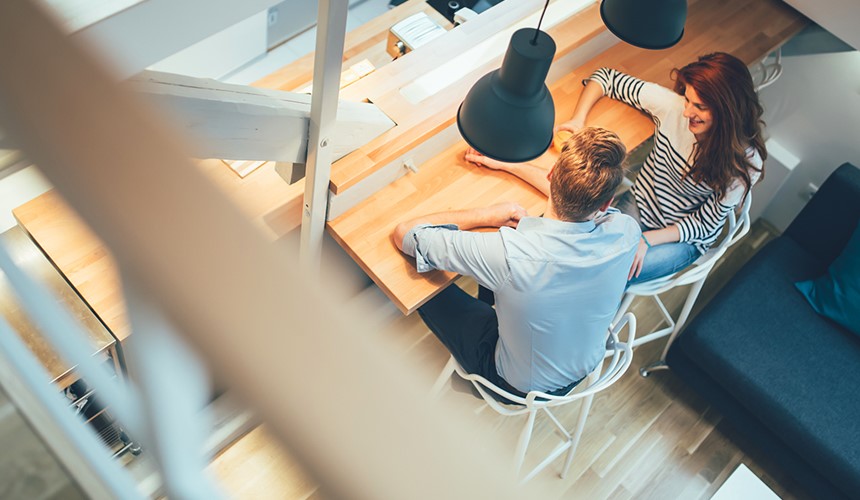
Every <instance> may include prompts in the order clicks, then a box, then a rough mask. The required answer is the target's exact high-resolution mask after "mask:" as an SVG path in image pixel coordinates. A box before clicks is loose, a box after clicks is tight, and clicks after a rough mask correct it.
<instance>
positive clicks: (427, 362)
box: [212, 223, 808, 499]
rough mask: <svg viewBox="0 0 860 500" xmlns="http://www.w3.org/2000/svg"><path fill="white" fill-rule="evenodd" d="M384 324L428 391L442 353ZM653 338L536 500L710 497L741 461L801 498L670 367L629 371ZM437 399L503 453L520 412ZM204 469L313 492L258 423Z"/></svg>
mask: <svg viewBox="0 0 860 500" xmlns="http://www.w3.org/2000/svg"><path fill="white" fill-rule="evenodd" d="M773 235H774V231H773V230H772V229H771V228H769V227H768V226H767V225H766V224H765V223H756V224H754V225H753V228H752V230H751V232H750V234H749V235H748V236H747V237H746V238H745V239H744V240H743V241H742V242H741V243H739V244H738V245H736V246H735V247H734V248H732V249H731V250H730V252H729V254H728V255H727V256H726V258H725V259H724V260H723V261H722V262H721V263H720V264H718V267H717V268H716V269H715V270H714V272H713V273H712V275H711V277H710V279H709V281H708V282H707V283H706V285H705V289H704V290H703V292H702V297H701V299H700V303H704V302H705V301H706V300H709V299H710V298H711V297H712V296H713V295H714V293H715V292H716V291H717V290H718V289H719V287H721V286H722V285H723V284H724V283H725V282H726V281H727V280H728V279H730V278H731V276H732V275H733V274H734V273H735V272H736V271H737V270H738V269H739V268H740V267H741V266H742V265H743V263H744V262H746V261H747V260H748V259H749V258H750V257H751V256H752V255H753V254H754V253H755V252H756V251H757V250H758V249H759V248H761V246H762V245H763V244H764V243H765V242H767V241H768V240H769V239H771V238H772V237H773ZM459 284H460V285H461V286H462V287H463V288H465V289H466V290H467V291H469V292H472V293H475V291H476V285H475V283H474V281H472V280H470V279H461V280H460V282H459ZM685 293H686V290H685V289H684V288H682V289H679V290H674V291H672V292H671V293H668V294H666V295H665V296H664V302H665V303H666V305H667V307H668V308H669V309H670V311H672V310H674V311H677V310H678V309H680V303H681V301H682V300H683V295H684V294H685ZM632 310H633V311H634V312H635V314H636V316H637V318H638V320H639V335H642V334H643V333H644V332H647V331H651V330H653V329H655V327H657V326H659V324H658V323H659V316H658V314H657V312H656V308H655V307H654V306H652V305H651V304H650V303H649V302H648V300H647V299H637V301H636V302H634V304H633V307H632ZM392 326H393V328H391V329H390V330H388V332H389V333H386V334H385V335H387V336H390V337H392V338H391V340H393V341H394V342H395V343H396V344H397V345H399V346H400V347H401V348H402V350H403V353H404V356H406V357H407V358H408V360H409V361H410V362H411V363H412V364H413V365H414V366H418V367H422V368H424V369H425V371H426V373H427V390H428V391H429V388H430V386H431V385H432V381H433V379H434V377H435V375H436V374H437V373H439V371H440V370H441V368H442V366H443V365H444V364H445V362H446V360H447V358H448V354H447V351H446V350H445V348H444V347H443V346H442V345H441V344H440V343H439V341H438V340H436V338H435V337H434V336H433V335H432V334H431V333H430V332H429V330H427V328H426V327H425V326H424V324H423V323H422V322H421V320H420V318H419V317H418V315H417V314H413V315H411V316H408V317H402V316H401V317H395V318H394V320H393V325H392ZM663 342H664V341H663V340H659V341H656V342H653V343H650V344H647V345H644V346H641V347H639V348H638V349H637V350H636V351H635V354H634V366H633V367H632V368H631V370H630V373H628V374H627V375H625V377H624V378H623V379H622V380H621V381H620V382H619V383H618V384H616V385H615V386H614V387H612V388H611V389H609V390H608V391H605V392H604V393H601V394H599V395H598V396H597V397H596V398H595V401H594V406H593V407H592V410H591V413H590V416H589V419H588V422H587V424H586V427H585V431H584V434H583V439H582V441H581V443H580V447H579V450H578V451H577V455H576V457H575V459H574V463H573V465H572V467H571V471H570V472H569V473H568V475H567V477H566V478H565V479H559V478H558V471H559V470H560V468H561V465H562V462H563V461H562V460H559V461H557V463H554V464H553V465H551V466H550V467H549V468H547V469H546V470H545V471H543V472H542V473H541V474H540V475H539V476H538V478H536V481H540V482H541V483H543V484H546V485H547V487H548V493H545V494H542V498H563V499H579V498H583V499H602V498H612V499H624V498H637V499H649V498H653V499H665V498H684V499H696V498H710V496H711V495H713V493H714V492H715V491H716V490H717V489H718V488H719V487H720V485H721V484H722V483H723V482H724V481H725V480H726V478H727V477H728V476H729V474H731V472H732V471H733V470H734V469H735V467H737V465H738V464H740V463H745V464H746V465H747V466H748V467H749V468H750V469H751V470H752V471H753V472H754V473H755V474H756V475H758V476H759V477H760V478H762V480H763V481H764V482H765V483H766V484H767V485H768V486H769V487H770V488H771V489H773V490H774V491H775V492H776V493H777V494H778V495H779V496H780V497H782V498H808V496H807V495H806V494H805V493H803V492H802V491H801V490H799V487H798V486H797V485H796V484H795V483H794V482H793V480H792V479H791V478H790V477H786V476H785V475H784V474H781V473H780V472H779V471H778V470H777V469H776V468H775V467H773V465H772V464H771V463H770V461H769V460H768V457H766V456H762V454H761V453H758V452H756V450H754V449H752V448H751V447H750V446H746V445H745V443H744V442H743V440H742V439H741V438H740V437H739V436H738V435H737V433H736V432H735V431H734V430H733V429H732V428H731V427H730V426H729V425H728V424H725V423H724V422H723V421H722V418H721V416H720V415H719V414H718V413H717V412H716V411H714V410H713V409H711V408H710V407H709V406H708V404H707V403H706V402H705V401H704V400H703V399H702V398H700V397H699V396H698V395H696V394H695V393H694V392H692V391H691V390H690V389H688V388H687V387H685V386H684V384H683V383H682V382H681V381H680V380H679V379H678V378H677V377H676V376H675V375H674V374H673V373H672V372H671V371H660V372H656V373H654V374H652V375H651V376H650V377H648V378H647V379H646V378H642V377H640V376H639V375H638V368H639V367H640V366H642V365H645V364H648V363H650V362H651V361H653V360H654V359H656V358H657V357H658V356H659V355H660V353H661V351H662V348H663ZM443 397H445V398H460V399H463V400H465V401H467V402H473V403H474V407H475V412H474V413H473V414H472V418H474V419H475V420H476V421H477V422H479V423H480V425H481V426H483V427H486V428H489V429H492V431H493V432H494V434H496V435H498V438H499V440H501V441H502V442H503V443H504V444H505V445H506V446H507V447H508V448H509V449H510V450H511V456H512V457H513V449H514V446H515V443H516V439H517V436H518V433H519V430H520V428H521V426H522V424H523V420H522V418H524V417H507V418H506V417H501V416H499V415H497V414H496V413H495V412H493V411H492V410H490V409H488V408H486V407H484V406H483V405H482V403H481V401H480V400H478V399H475V398H473V397H472V396H471V395H470V394H465V393H462V392H456V391H452V390H449V391H446V393H445V394H444V396H443ZM482 408H483V410H482ZM577 412H578V406H577V405H571V406H570V407H569V408H567V409H564V410H562V411H560V412H559V415H560V417H561V418H562V422H566V423H569V425H572V422H574V421H575V419H576V414H577ZM556 443H557V441H556V440H555V436H554V435H553V431H552V429H551V425H549V423H548V422H545V421H544V422H541V421H540V420H539V421H538V428H537V430H536V433H535V435H534V437H533V441H532V445H531V448H530V453H529V454H528V455H527V456H526V466H528V465H529V463H530V459H532V461H531V463H532V464H535V463H537V457H539V456H544V455H545V454H546V453H547V452H548V451H549V450H550V449H552V448H553V447H554V446H555V444H556ZM464 445H467V444H464ZM212 470H213V472H214V473H215V475H216V477H218V480H219V481H220V482H221V484H222V486H223V487H224V488H225V489H226V490H227V491H229V492H231V493H233V494H234V495H236V496H237V497H241V498H289V499H292V498H295V499H304V498H321V497H322V495H321V494H320V493H319V491H318V490H317V487H316V484H315V482H314V481H313V480H312V479H311V478H310V477H309V476H308V475H307V474H306V473H305V472H303V471H302V469H301V466H300V465H299V464H297V463H296V461H295V460H293V459H292V458H290V457H289V455H288V454H287V453H285V452H283V451H281V450H280V449H278V447H277V445H275V444H274V440H273V439H271V438H270V437H269V436H268V435H267V433H266V431H265V429H264V428H258V429H256V430H254V431H253V432H251V433H250V434H248V435H247V436H245V437H244V438H243V439H242V440H240V441H239V442H237V443H236V444H235V445H234V446H232V447H231V448H228V449H227V450H226V451H225V452H224V453H222V454H221V455H220V456H219V457H217V458H216V459H215V461H214V462H213V464H212ZM428 473H429V472H428Z"/></svg>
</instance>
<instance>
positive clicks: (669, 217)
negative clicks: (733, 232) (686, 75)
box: [589, 68, 762, 253]
mask: <svg viewBox="0 0 860 500" xmlns="http://www.w3.org/2000/svg"><path fill="white" fill-rule="evenodd" d="M589 80H593V81H595V82H597V83H599V84H600V86H601V87H603V94H604V95H606V96H609V97H611V98H613V99H616V100H619V101H622V102H625V103H627V104H629V105H631V106H633V107H635V108H636V109H639V110H642V111H644V112H646V113H648V114H649V115H651V117H652V119H653V120H654V123H655V124H656V126H657V128H656V130H655V131H654V149H652V150H651V153H650V154H649V155H648V158H646V159H645V163H644V165H643V166H642V170H641V171H640V172H639V175H638V176H637V177H636V182H635V184H634V185H633V194H634V195H635V197H636V204H637V205H638V206H639V212H640V215H641V217H642V224H644V225H645V227H647V228H649V229H661V228H664V227H666V226H669V225H671V224H674V225H676V226H677V227H678V232H679V233H680V235H681V240H680V241H682V242H687V243H691V244H693V245H695V246H696V248H697V249H698V250H699V251H700V252H702V253H705V252H706V251H707V250H708V248H709V247H710V246H711V244H713V243H714V241H715V240H716V239H717V236H719V234H720V230H721V229H722V227H723V224H724V223H725V221H726V217H727V216H728V214H729V212H730V211H731V210H733V209H734V208H735V207H736V206H737V205H738V204H739V203H741V202H742V201H743V196H744V185H743V183H742V182H741V180H740V179H735V181H734V183H733V184H732V185H731V186H730V187H729V189H728V190H727V192H726V194H725V195H724V196H723V198H722V199H717V196H716V193H714V190H713V189H711V187H710V186H708V185H706V184H704V183H696V182H694V181H693V180H692V179H690V177H684V174H686V173H687V172H689V170H690V167H689V165H688V164H687V161H686V160H688V159H689V158H691V156H692V152H693V146H694V145H695V143H696V137H695V136H694V135H693V133H692V132H690V129H689V127H688V124H689V122H688V120H687V119H686V118H684V96H681V95H678V94H676V93H675V92H673V91H672V90H670V89H667V88H666V87H662V86H660V85H657V84H656V83H650V82H645V81H642V80H640V79H638V78H635V77H632V76H630V75H628V74H625V73H622V72H620V71H616V70H614V69H610V68H600V69H598V70H597V71H595V72H594V74H592V75H591V77H589ZM748 154H749V156H748V158H749V160H750V162H751V163H752V164H753V166H755V167H756V168H759V169H760V168H761V165H762V161H761V157H760V156H759V154H758V151H756V150H755V149H754V148H750V149H749V151H748ZM759 175H760V172H759V171H757V170H751V171H750V176H751V180H752V182H753V184H755V182H756V181H758V178H759Z"/></svg>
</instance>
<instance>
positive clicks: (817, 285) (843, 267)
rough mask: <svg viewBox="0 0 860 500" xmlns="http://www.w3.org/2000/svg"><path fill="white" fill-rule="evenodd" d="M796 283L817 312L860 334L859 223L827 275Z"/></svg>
mask: <svg viewBox="0 0 860 500" xmlns="http://www.w3.org/2000/svg"><path fill="white" fill-rule="evenodd" d="M795 286H796V287H797V289H798V290H800V293H802V294H803V295H804V296H805V297H806V300H807V301H809V304H810V305H811V306H812V308H813V309H814V310H815V312H817V313H818V314H821V315H822V316H825V317H828V318H830V319H832V320H833V321H835V322H837V323H839V324H840V325H842V326H844V327H845V328H847V329H849V330H851V331H852V332H854V333H856V334H857V335H860V225H858V227H857V228H855V229H854V234H853V235H852V236H851V239H850V240H849V241H848V244H847V245H845V249H844V250H842V254H840V255H839V257H836V259H834V260H833V262H832V263H831V264H830V267H829V268H828V269H827V272H826V273H824V275H822V276H821V277H819V278H817V279H814V280H809V281H801V282H799V283H795Z"/></svg>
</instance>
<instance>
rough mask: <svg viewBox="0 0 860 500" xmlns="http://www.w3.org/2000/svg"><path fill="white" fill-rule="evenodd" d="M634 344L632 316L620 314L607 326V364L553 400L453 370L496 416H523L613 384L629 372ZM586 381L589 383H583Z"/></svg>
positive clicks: (541, 393) (602, 362)
mask: <svg viewBox="0 0 860 500" xmlns="http://www.w3.org/2000/svg"><path fill="white" fill-rule="evenodd" d="M625 325H626V326H627V339H626V340H625V341H624V342H621V340H620V339H619V337H618V334H619V332H621V330H622V329H623V328H624V326H625ZM634 340H636V316H634V315H633V313H630V312H628V313H626V314H624V316H622V317H621V319H620V320H619V321H618V322H617V323H615V324H614V325H610V327H609V330H608V334H607V339H606V350H607V352H611V353H612V356H611V357H609V358H608V359H609V361H608V363H607V362H606V358H604V360H603V361H601V363H600V364H599V365H598V366H597V368H596V369H595V371H594V372H592V374H591V375H589V377H586V382H584V383H582V384H579V385H578V386H577V387H576V388H574V389H573V391H572V392H571V393H570V394H567V395H565V396H553V395H550V394H546V393H544V392H540V391H531V392H529V393H528V394H526V397H521V396H516V395H514V394H511V393H509V392H508V391H505V390H504V389H501V388H499V387H497V386H496V385H494V384H493V383H491V382H490V381H489V380H487V379H485V378H484V377H482V376H480V375H474V374H470V373H466V372H465V370H463V368H462V367H461V366H460V365H459V364H457V365H456V367H455V370H456V371H457V374H458V375H459V376H460V377H462V378H464V379H466V380H468V381H470V382H472V384H473V385H474V386H475V388H476V389H477V390H478V392H479V393H480V394H481V397H483V398H484V400H485V401H486V402H487V404H488V405H489V406H490V407H492V408H493V409H494V410H496V411H497V412H499V413H501V414H504V415H512V414H517V413H525V412H528V411H532V410H533V409H535V408H546V407H551V406H559V405H563V404H567V403H570V402H572V401H576V400H578V399H580V398H583V397H586V396H589V395H591V394H594V393H596V392H599V391H602V390H604V389H606V388H607V387H609V386H611V385H612V384H614V383H615V382H617V381H618V379H620V378H621V376H622V375H624V373H625V372H626V371H627V369H628V368H630V364H631V363H632V362H633V341H634ZM604 364H605V366H604ZM595 374H596V380H595ZM589 380H590V381H591V383H588V382H587V381H589ZM490 392H493V393H495V394H497V395H499V396H502V397H504V398H506V399H508V400H510V401H512V402H514V403H516V404H517V405H521V406H515V407H511V406H508V405H503V404H502V403H500V402H499V401H497V400H496V398H494V397H493V395H492V394H490Z"/></svg>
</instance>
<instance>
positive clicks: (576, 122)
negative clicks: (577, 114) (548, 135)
mask: <svg viewBox="0 0 860 500" xmlns="http://www.w3.org/2000/svg"><path fill="white" fill-rule="evenodd" d="M582 128H585V120H583V119H581V118H571V119H570V120H568V121H566V122H563V123H559V124H558V125H556V126H555V128H554V129H552V133H553V134H556V133H558V132H559V131H560V130H567V131H568V132H571V133H573V134H575V133H576V132H577V130H579V129H582Z"/></svg>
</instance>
